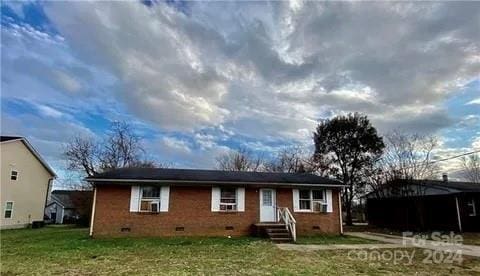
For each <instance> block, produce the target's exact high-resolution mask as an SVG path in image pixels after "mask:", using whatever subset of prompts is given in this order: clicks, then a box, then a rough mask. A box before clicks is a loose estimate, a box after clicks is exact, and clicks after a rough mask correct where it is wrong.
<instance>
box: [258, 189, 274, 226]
mask: <svg viewBox="0 0 480 276" xmlns="http://www.w3.org/2000/svg"><path fill="white" fill-rule="evenodd" d="M276 205H277V203H276V197H275V190H274V189H260V222H274V221H276V219H275V217H276V211H277V210H276Z"/></svg>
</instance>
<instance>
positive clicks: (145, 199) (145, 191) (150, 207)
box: [140, 186, 160, 213]
mask: <svg viewBox="0 0 480 276" xmlns="http://www.w3.org/2000/svg"><path fill="white" fill-rule="evenodd" d="M140 195H141V198H140V212H152V213H158V212H159V211H160V187H149V186H145V187H142V189H141V194H140Z"/></svg>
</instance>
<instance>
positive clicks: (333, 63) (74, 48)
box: [1, 1, 480, 177]
mask: <svg viewBox="0 0 480 276" xmlns="http://www.w3.org/2000/svg"><path fill="white" fill-rule="evenodd" d="M3 4H4V5H2V8H1V13H2V18H1V26H2V29H1V39H2V40H1V50H2V53H1V54H2V56H1V62H2V63H1V103H2V108H1V122H2V125H1V130H2V134H20V135H25V136H26V137H27V138H28V139H29V140H30V141H31V142H32V143H33V144H34V146H35V147H36V148H37V149H38V150H39V151H40V152H41V153H42V154H43V155H44V156H45V158H46V159H47V160H48V161H49V163H51V164H52V166H53V167H54V168H55V169H56V170H57V171H59V172H60V174H61V177H62V174H63V170H64V167H65V163H64V161H62V159H61V151H62V146H61V145H62V143H64V142H65V141H66V140H67V139H68V138H69V137H72V136H73V135H77V134H80V135H85V136H92V137H95V136H97V137H101V136H102V134H103V133H104V132H105V130H106V129H108V127H109V125H110V123H111V122H113V121H117V120H125V121H129V122H131V123H132V124H133V125H134V126H135V129H136V131H137V132H138V134H140V135H141V136H142V137H143V138H144V144H145V147H146V148H147V149H148V152H149V154H150V156H151V157H152V158H155V159H157V160H158V161H161V162H169V163H172V164H174V165H175V166H177V167H193V168H212V167H213V166H214V160H215V156H217V155H219V154H220V153H222V152H225V151H227V150H228V149H229V148H237V147H239V146H242V147H246V148H248V149H250V150H252V151H256V152H261V153H264V154H272V153H275V152H276V151H278V150H279V149H281V148H283V147H285V146H286V145H293V144H301V145H303V146H305V147H307V148H308V147H310V146H311V144H312V139H311V136H312V131H313V130H314V128H315V125H316V124H317V122H318V121H319V120H321V119H324V118H329V117H332V116H335V115H337V114H343V113H347V112H361V113H364V114H367V115H368V116H369V118H370V119H371V120H372V122H373V124H374V126H376V127H377V128H378V130H379V131H380V133H387V132H389V131H392V130H400V131H405V132H415V133H421V134H432V135H437V136H438V137H439V139H440V141H441V148H440V149H439V151H438V156H448V155H452V154H456V153H463V152H467V151H470V150H472V149H474V148H476V149H479V148H480V31H479V26H480V3H479V2H477V3H474V2H463V3H458V2H457V3H454V2H443V3H435V2H417V3H406V2H403V3H382V2H368V3H367V2H354V3H348V2H333V3H332V2H331V3H321V2H299V1H292V2H275V3H268V2H248V3H247V2H242V3H226V2H209V3H198V2H177V1H167V2H161V1H158V2H157V1H155V2H141V1H132V2H86V1H76V2H69V3H67V2H63V1H62V2H56V1H55V2H54V1H49V2H43V3H39V2H30V1H27V2H4V3H3ZM447 169H448V170H453V171H454V170H455V164H453V163H450V164H449V165H448V166H447V167H446V170H447Z"/></svg>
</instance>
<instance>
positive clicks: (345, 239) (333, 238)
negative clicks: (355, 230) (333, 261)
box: [297, 235, 382, 244]
mask: <svg viewBox="0 0 480 276" xmlns="http://www.w3.org/2000/svg"><path fill="white" fill-rule="evenodd" d="M297 243H298V244H380V243H382V242H379V241H374V240H367V239H362V238H357V237H352V236H340V235H321V236H305V237H298V238H297Z"/></svg>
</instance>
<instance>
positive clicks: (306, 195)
mask: <svg viewBox="0 0 480 276" xmlns="http://www.w3.org/2000/svg"><path fill="white" fill-rule="evenodd" d="M298 196H299V204H298V206H299V208H300V210H302V211H316V212H320V211H322V206H323V205H326V204H327V201H326V195H325V190H306V189H303V190H299V191H298ZM324 208H326V207H324Z"/></svg>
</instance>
